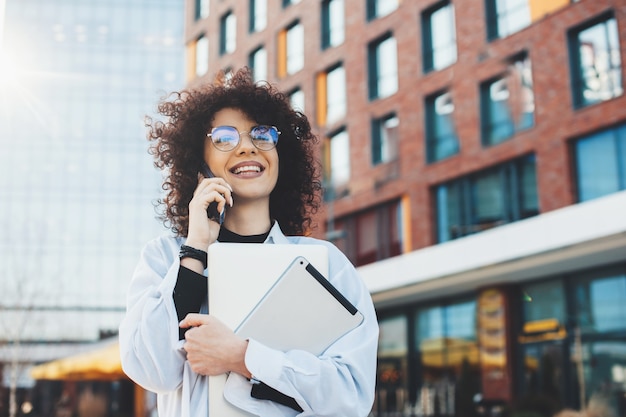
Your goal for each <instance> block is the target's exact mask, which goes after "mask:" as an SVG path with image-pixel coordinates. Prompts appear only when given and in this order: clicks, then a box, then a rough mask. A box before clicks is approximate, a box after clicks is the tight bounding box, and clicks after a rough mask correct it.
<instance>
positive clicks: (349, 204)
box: [187, 0, 626, 249]
mask: <svg viewBox="0 0 626 417" xmlns="http://www.w3.org/2000/svg"><path fill="white" fill-rule="evenodd" d="M187 1H188V6H191V5H192V3H193V1H190V0H187ZM365 3H366V2H365V0H345V8H346V39H345V42H344V43H343V44H342V45H340V46H338V47H336V48H332V49H330V50H327V51H322V50H321V48H320V34H319V30H320V26H321V25H320V15H321V12H320V7H321V6H320V5H321V2H320V1H313V0H303V1H302V2H301V3H299V4H296V5H291V6H289V7H287V8H285V9H283V8H282V1H281V0H268V25H267V28H266V29H265V30H264V31H262V32H261V33H255V34H252V35H250V34H249V33H248V13H247V8H248V2H247V1H239V0H221V1H212V2H211V7H212V10H211V15H210V17H209V18H208V19H207V20H206V21H202V22H196V23H193V22H192V20H193V19H192V17H191V16H192V7H188V19H187V20H188V22H189V23H190V24H189V25H188V28H187V39H188V40H192V39H195V38H196V37H197V35H198V34H199V33H200V32H201V31H203V30H204V31H206V32H207V33H208V36H209V39H210V44H211V49H210V57H211V64H210V70H209V74H214V73H215V72H216V71H217V70H218V69H219V68H225V67H227V66H232V67H235V68H236V67H239V66H241V65H246V64H247V59H248V58H247V57H248V54H249V53H250V51H252V50H253V49H255V48H256V47H258V46H259V45H260V44H264V45H265V48H266V49H267V52H268V59H269V63H268V76H269V78H270V81H272V82H277V83H278V84H279V86H280V87H281V88H282V89H284V90H285V91H288V90H291V89H292V88H293V87H295V86H300V88H301V89H302V90H303V91H304V93H305V99H306V104H305V105H306V113H307V114H308V115H309V117H310V119H311V121H312V123H313V124H314V125H315V112H314V110H315V75H316V74H317V73H318V72H320V71H324V70H326V69H327V68H328V67H329V66H331V65H333V64H335V63H337V62H339V61H343V64H344V66H345V68H346V78H347V92H348V115H347V117H346V119H345V121H344V122H343V123H339V124H337V125H334V126H326V127H321V126H316V129H317V132H318V133H319V134H320V136H323V135H324V134H325V133H327V132H329V131H332V130H334V129H336V128H337V127H338V126H342V125H345V126H346V127H347V129H348V133H349V136H350V143H351V149H352V154H351V168H352V172H351V176H352V180H351V182H350V190H351V193H350V195H349V196H347V197H345V198H342V199H340V200H338V201H336V202H335V204H334V213H335V215H336V216H343V215H346V214H349V213H352V212H354V211H357V210H362V209H365V208H367V207H370V206H373V205H376V204H378V203H380V202H383V201H386V200H389V199H393V198H398V197H400V196H408V198H409V201H410V206H411V208H412V212H411V214H410V218H411V225H410V228H409V229H410V232H411V239H410V240H411V241H412V244H413V247H412V249H419V248H422V247H425V246H429V245H432V244H433V243H435V239H434V229H433V227H434V225H433V219H434V214H433V208H432V201H431V196H430V188H431V187H432V186H433V185H436V184H439V183H441V182H443V181H446V180H449V179H453V178H457V177H459V176H462V175H465V174H468V173H471V172H474V171H477V170H480V169H481V168H483V167H486V166H490V165H494V164H498V163H501V162H504V161H507V160H510V159H513V158H515V157H517V156H520V155H523V154H527V153H530V152H534V153H535V154H536V156H537V176H538V188H539V204H540V210H541V212H542V213H545V212H548V211H551V210H555V209H558V208H561V207H564V206H567V205H570V204H572V203H574V202H575V194H574V191H575V189H574V185H573V181H572V172H571V157H570V155H569V148H568V146H567V145H568V140H570V139H571V138H574V137H578V136H580V135H584V134H587V133H590V132H593V131H595V130H598V129H600V128H602V127H606V126H611V125H613V124H615V123H618V122H620V121H625V120H626V96H621V97H619V98H617V99H614V100H611V101H607V102H604V103H601V104H597V105H594V106H590V107H588V108H584V109H580V110H574V108H573V105H572V96H571V87H570V65H569V51H568V45H567V31H568V29H570V28H572V27H575V26H577V25H578V24H580V23H582V22H585V21H587V20H588V19H590V18H592V17H594V16H597V15H599V14H601V13H603V12H605V11H607V10H613V11H614V13H615V17H616V19H617V21H618V28H619V30H620V40H621V48H622V67H625V66H626V2H624V1H623V0H581V1H580V2H578V3H574V4H570V5H568V6H566V7H564V8H563V9H560V10H558V11H556V12H554V13H553V14H551V15H549V16H546V17H545V18H543V19H541V20H539V21H537V22H535V23H534V24H533V25H531V26H529V27H527V28H525V29H523V30H521V31H519V32H517V33H515V34H513V35H511V36H508V37H506V38H504V39H498V40H494V41H492V42H487V40H486V22H485V5H484V3H485V1H484V0H456V1H453V4H454V6H455V19H456V30H457V54H458V58H457V62H456V63H455V64H453V65H452V66H450V67H448V68H446V69H443V70H441V71H436V72H433V73H429V74H424V73H423V70H422V58H421V57H422V51H421V13H422V12H423V11H424V10H425V9H427V8H429V7H431V6H433V5H434V4H436V3H437V2H436V1H432V0H428V1H426V0H403V1H401V3H400V6H399V8H398V10H396V11H395V12H394V13H392V14H390V15H388V16H386V17H383V18H380V19H377V20H375V21H372V22H367V20H366V18H365V15H366V13H365ZM229 9H233V10H234V12H235V14H236V15H237V16H238V34H237V51H236V52H235V53H233V54H230V55H227V56H224V57H218V46H219V19H220V17H221V16H222V14H223V13H224V12H225V11H226V10H229ZM295 19H299V20H300V21H301V22H302V24H303V25H304V32H305V39H306V46H305V48H306V50H305V68H304V70H302V71H300V72H298V73H297V74H294V75H292V76H288V77H286V78H284V79H281V80H277V79H276V73H277V72H276V68H277V65H276V37H277V34H278V32H279V31H280V30H281V29H283V28H285V27H286V26H287V25H289V24H290V23H291V22H293V21H294V20H295ZM387 31H392V32H393V35H394V37H395V38H396V40H397V45H398V61H399V62H398V66H399V91H398V93H396V94H395V95H393V96H391V97H388V98H385V99H382V100H376V101H373V102H370V101H369V100H368V98H367V97H368V95H367V44H368V43H369V42H371V41H372V40H374V39H376V38H378V37H380V36H381V35H382V34H384V33H386V32H387ZM522 51H526V52H527V53H528V56H529V57H530V60H531V67H532V74H533V87H534V88H533V89H534V94H535V105H536V110H535V126H534V127H533V128H532V129H529V130H527V131H524V132H522V133H520V134H518V135H516V136H515V137H513V138H512V139H511V140H508V141H506V142H503V143H501V144H498V145H496V146H493V147H489V148H484V147H483V146H482V144H481V137H480V112H479V103H480V100H479V86H480V83H481V82H483V81H485V80H488V79H490V78H492V77H494V76H498V75H500V74H502V72H503V71H504V70H505V68H506V60H507V59H508V58H510V57H511V56H513V55H515V54H517V53H519V52H522ZM623 73H624V71H622V74H623ZM210 78H211V76H208V75H207V76H206V77H203V79H201V80H195V81H193V82H191V85H195V84H197V83H200V82H204V81H206V80H208V79H210ZM623 85H626V81H624V80H623ZM443 89H448V90H450V91H451V92H452V95H453V100H454V104H455V114H454V116H455V122H456V128H457V134H458V136H459V138H460V142H461V146H460V147H461V151H460V153H459V154H458V155H456V156H454V157H452V158H449V159H447V160H444V161H441V162H438V163H435V164H431V165H427V164H426V162H425V161H426V156H425V146H424V99H425V97H426V96H428V95H430V94H432V93H434V92H437V91H440V90H443ZM391 111H395V112H396V114H397V115H398V117H399V119H400V138H401V139H400V146H399V155H400V173H401V174H400V176H399V177H398V178H397V179H395V180H392V181H389V182H386V183H385V184H384V185H382V186H379V187H375V185H374V184H375V178H377V176H378V177H379V176H380V175H382V172H383V171H384V170H385V167H372V166H371V162H370V160H371V156H370V137H371V134H370V124H371V119H372V118H374V117H380V116H383V115H385V114H388V113H390V112H391ZM324 213H325V212H324V211H321V212H320V215H319V216H318V217H319V222H318V223H319V226H318V229H317V230H316V232H315V234H316V235H318V236H322V235H323V232H324V222H323V220H324V215H325V214H324Z"/></svg>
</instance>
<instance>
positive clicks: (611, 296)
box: [574, 267, 626, 334]
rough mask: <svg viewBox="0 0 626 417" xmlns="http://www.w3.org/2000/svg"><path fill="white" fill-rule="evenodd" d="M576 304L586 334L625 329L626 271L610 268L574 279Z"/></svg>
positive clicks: (580, 322) (580, 323)
mask: <svg viewBox="0 0 626 417" xmlns="http://www.w3.org/2000/svg"><path fill="white" fill-rule="evenodd" d="M574 283H575V284H574V302H575V304H576V306H575V309H576V311H577V312H578V323H579V325H580V327H581V330H582V333H583V334H599V333H605V334H608V333H611V332H623V331H624V330H626V270H624V268H623V267H610V268H603V269H599V270H595V271H592V272H585V273H584V274H580V276H578V277H576V278H575V280H574Z"/></svg>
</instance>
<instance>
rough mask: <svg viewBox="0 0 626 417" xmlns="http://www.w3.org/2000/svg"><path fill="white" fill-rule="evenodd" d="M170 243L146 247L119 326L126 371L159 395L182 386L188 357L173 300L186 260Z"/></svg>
mask: <svg viewBox="0 0 626 417" xmlns="http://www.w3.org/2000/svg"><path fill="white" fill-rule="evenodd" d="M167 245H168V243H167V242H166V241H165V239H163V238H162V239H156V240H154V241H152V242H150V243H148V244H147V245H146V247H145V248H144V250H143V251H142V254H141V257H140V260H139V263H138V264H137V267H136V268H135V271H134V273H133V277H132V280H131V283H130V286H129V289H128V293H127V306H126V315H125V317H124V319H123V320H122V322H121V324H120V329H119V341H120V355H121V360H122V368H123V370H124V372H125V373H126V374H127V375H128V376H129V377H130V378H131V379H132V380H133V381H135V382H136V383H137V384H139V385H140V386H142V387H143V388H145V389H147V390H150V391H154V392H157V393H160V392H171V391H173V390H176V389H177V388H178V387H179V386H180V384H181V383H182V379H183V367H184V363H185V360H186V357H185V353H184V350H183V349H182V344H183V341H179V327H178V316H177V312H176V307H175V305H174V300H173V298H172V294H173V291H174V286H175V285H176V280H177V277H178V271H179V268H180V263H179V259H178V257H177V256H174V254H173V250H172V249H171V248H169V250H168V247H167Z"/></svg>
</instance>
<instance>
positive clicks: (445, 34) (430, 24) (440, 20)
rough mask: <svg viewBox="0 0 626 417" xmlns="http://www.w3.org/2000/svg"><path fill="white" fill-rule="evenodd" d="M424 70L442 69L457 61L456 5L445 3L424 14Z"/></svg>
mask: <svg viewBox="0 0 626 417" xmlns="http://www.w3.org/2000/svg"><path fill="white" fill-rule="evenodd" d="M422 30H423V33H422V41H423V51H424V72H429V71H433V70H440V69H442V68H445V67H447V66H449V65H451V64H453V63H454V62H456V28H455V22H454V6H453V5H452V4H451V3H448V4H444V5H442V6H439V7H437V8H436V9H434V10H429V11H427V12H425V13H424V14H423V16H422Z"/></svg>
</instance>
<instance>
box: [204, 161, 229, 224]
mask: <svg viewBox="0 0 626 417" xmlns="http://www.w3.org/2000/svg"><path fill="white" fill-rule="evenodd" d="M202 175H204V176H205V177H207V178H215V175H214V174H213V172H211V169H210V168H209V166H208V165H207V164H206V162H203V163H202ZM225 211H226V210H224V211H223V212H221V213H220V212H219V211H217V202H215V201H214V202H212V203H211V204H209V207H207V209H206V214H207V216H208V218H209V219H211V220H213V221H215V222H217V223H219V224H220V225H221V224H222V223H224V212H225Z"/></svg>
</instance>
